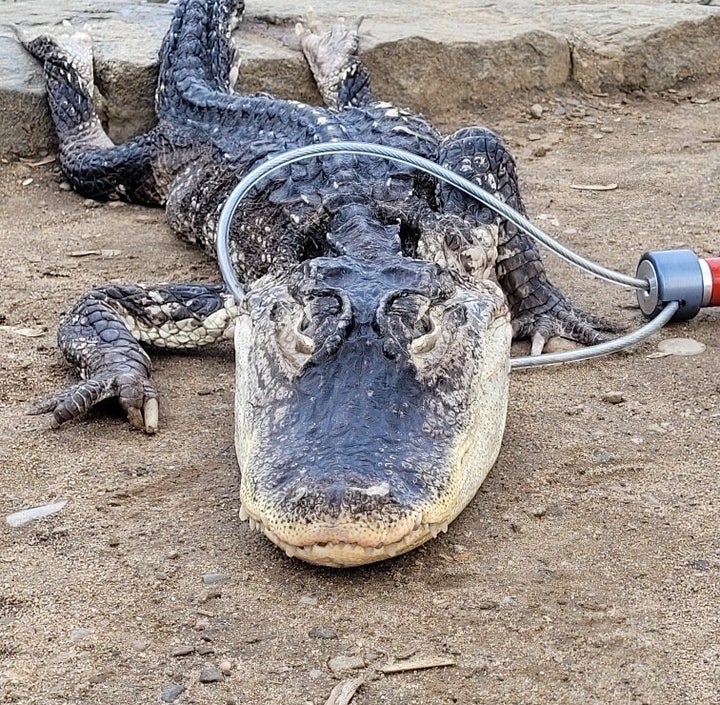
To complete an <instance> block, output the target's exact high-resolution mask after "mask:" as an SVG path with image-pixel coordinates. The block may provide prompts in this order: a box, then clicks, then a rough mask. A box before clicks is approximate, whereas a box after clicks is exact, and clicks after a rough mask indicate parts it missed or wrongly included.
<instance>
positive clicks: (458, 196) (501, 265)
mask: <svg viewBox="0 0 720 705" xmlns="http://www.w3.org/2000/svg"><path fill="white" fill-rule="evenodd" d="M438 161H439V163H440V164H442V165H443V166H446V167H448V168H449V169H452V170H453V171H456V172H457V173H459V174H461V175H462V176H464V177H465V178H467V179H469V180H470V181H474V182H475V183H477V184H478V185H480V186H482V187H483V188H484V189H485V190H486V191H488V192H490V193H492V194H493V195H495V196H496V197H498V198H500V199H501V200H503V201H505V202H506V203H507V204H508V205H510V206H511V207H512V208H514V209H515V210H517V211H518V212H520V213H522V214H523V215H525V206H524V205H523V202H522V199H521V197H520V192H519V189H518V184H517V177H516V174H515V163H514V161H513V159H512V156H511V155H510V153H509V152H508V151H507V150H506V149H505V147H504V145H503V144H502V143H501V142H500V140H499V139H498V137H497V136H496V135H495V134H493V133H492V132H491V131H490V130H486V129H484V128H480V127H469V128H464V129H461V130H458V131H457V132H455V133H454V134H452V135H450V136H449V137H446V138H445V140H443V142H442V144H441V147H440V152H439V157H438ZM438 200H439V203H440V207H441V209H442V210H443V212H445V213H455V214H458V215H461V216H462V217H463V218H464V219H466V220H468V221H470V222H471V223H474V224H476V225H483V224H484V225H489V224H492V223H496V224H497V225H498V229H499V230H498V257H497V261H496V264H495V272H496V275H497V280H498V283H499V284H500V286H501V287H502V288H503V291H504V292H505V296H506V297H507V300H508V304H509V306H510V311H511V314H512V322H513V333H514V336H515V337H516V338H530V339H531V341H532V349H531V354H533V355H539V354H540V353H541V352H542V351H543V348H544V346H545V343H546V342H547V341H548V340H549V339H550V338H551V337H552V336H562V337H563V338H569V339H570V340H575V341H577V342H579V343H583V344H584V345H595V344H596V343H600V342H603V341H605V340H608V339H609V338H610V337H611V336H610V335H608V333H612V332H618V331H619V330H621V327H620V326H618V325H617V324H615V323H612V322H611V321H607V320H605V319H603V318H600V317H599V316H595V315H593V314H590V313H586V312H585V311H583V310H582V309H580V308H578V307H577V306H574V305H573V304H572V303H571V302H570V301H569V300H568V298H567V297H566V296H565V295H564V294H563V293H562V292H561V291H560V290H559V289H558V288H557V287H556V286H555V285H554V284H553V283H552V282H550V281H549V280H548V277H547V274H546V273H545V267H544V265H543V262H542V260H541V259H540V254H539V253H538V249H537V247H536V246H535V243H534V242H533V241H532V240H531V239H530V238H529V237H528V236H527V235H525V234H524V233H523V232H521V231H520V230H519V229H518V228H516V227H515V225H513V224H512V223H508V222H507V221H506V220H505V219H504V218H501V217H500V216H498V215H496V214H495V213H494V212H493V211H491V210H490V209H489V208H487V207H485V206H484V205H482V204H481V203H479V202H478V201H476V200H474V199H471V198H469V197H468V196H466V195H465V194H464V193H462V192H461V191H458V190H457V189H454V188H453V187H451V186H448V185H446V184H444V183H441V184H439V186H438Z"/></svg>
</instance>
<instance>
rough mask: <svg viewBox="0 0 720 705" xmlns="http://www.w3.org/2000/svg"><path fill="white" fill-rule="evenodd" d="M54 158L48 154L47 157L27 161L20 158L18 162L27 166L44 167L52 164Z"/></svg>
mask: <svg viewBox="0 0 720 705" xmlns="http://www.w3.org/2000/svg"><path fill="white" fill-rule="evenodd" d="M55 159H56V157H55V155H54V154H48V155H47V157H41V158H40V159H28V158H27V157H20V161H21V162H22V163H23V164H27V165H28V166H32V167H37V166H45V165H46V164H52V163H53V162H54V161H55Z"/></svg>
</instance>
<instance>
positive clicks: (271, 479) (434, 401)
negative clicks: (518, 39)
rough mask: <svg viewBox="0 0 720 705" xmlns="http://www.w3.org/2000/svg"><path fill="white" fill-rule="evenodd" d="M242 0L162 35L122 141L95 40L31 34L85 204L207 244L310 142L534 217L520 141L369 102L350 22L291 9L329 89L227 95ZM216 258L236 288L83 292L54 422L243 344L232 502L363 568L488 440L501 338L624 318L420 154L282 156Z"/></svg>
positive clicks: (458, 485)
mask: <svg viewBox="0 0 720 705" xmlns="http://www.w3.org/2000/svg"><path fill="white" fill-rule="evenodd" d="M243 10H244V7H243V3H242V2H239V1H238V0H181V1H180V2H179V3H178V5H177V10H176V12H175V14H174V18H173V20H172V22H171V25H170V28H169V31H168V32H167V35H166V37H165V39H164V41H163V44H162V48H161V50H160V57H159V79H158V84H157V91H156V96H155V108H156V115H157V124H156V126H155V127H154V128H153V129H151V130H150V131H149V132H147V133H145V134H142V135H140V136H138V137H135V138H134V139H131V140H130V141H128V142H126V143H124V144H121V145H115V144H113V143H112V142H111V141H110V139H109V138H108V137H107V135H106V133H105V132H104V130H103V127H102V124H101V121H100V119H99V117H98V113H97V112H96V110H95V107H94V105H93V97H92V96H93V83H92V60H91V57H89V55H88V51H90V50H91V49H90V39H89V37H87V36H83V35H82V33H80V32H76V33H74V34H73V35H72V36H71V37H69V38H68V37H65V38H64V39H63V38H57V37H56V38H55V39H53V38H51V37H48V36H41V37H37V38H34V39H28V38H25V37H21V41H22V42H23V43H24V45H25V47H26V48H27V50H28V51H29V52H31V53H32V54H33V55H34V56H35V57H37V58H38V59H39V60H40V61H42V63H43V65H44V77H45V81H46V86H47V95H48V101H49V105H50V111H51V115H52V119H53V122H54V126H55V130H56V132H57V138H58V141H59V159H60V165H61V168H62V171H63V172H64V174H65V177H66V178H67V180H68V181H69V182H70V184H71V185H72V186H73V188H74V189H75V190H76V191H77V192H79V193H80V194H82V195H84V196H85V197H91V198H94V199H123V200H126V201H129V202H132V203H140V204H146V205H149V206H164V208H165V211H166V214H167V220H168V223H169V225H170V227H171V229H172V230H173V231H174V232H175V233H177V234H178V235H179V236H180V237H182V238H184V239H186V240H188V241H190V242H193V243H197V244H199V245H200V246H202V247H203V248H204V249H205V250H206V251H207V252H209V253H210V254H211V255H212V254H214V252H215V241H216V229H217V222H218V217H219V213H220V211H221V209H222V207H223V204H224V203H225V201H226V199H227V197H228V194H229V193H230V192H231V190H232V189H233V187H234V186H235V185H236V184H237V182H238V181H239V180H240V179H241V178H242V177H243V176H244V175H245V174H247V173H248V172H249V171H250V170H251V169H252V168H253V167H255V166H257V165H258V164H260V163H262V162H263V161H265V160H267V159H268V158H270V157H273V156H275V155H278V154H280V153H283V152H285V151H287V150H290V149H292V148H295V147H299V146H302V145H308V144H314V143H320V142H327V141H352V140H360V141H365V142H371V143H376V144H380V145H386V146H391V147H396V148H400V149H404V150H407V151H409V152H412V153H413V154H416V155H420V156H422V157H425V158H427V159H430V160H433V161H434V162H436V163H439V164H442V165H444V166H445V167H447V168H449V169H451V170H453V171H455V172H457V173H459V174H461V175H463V176H465V177H466V178H468V179H470V180H472V181H474V182H475V183H477V184H479V185H480V186H481V187H483V188H484V189H486V190H487V191H489V192H491V193H493V194H494V195H496V196H497V197H499V198H501V199H503V200H504V201H505V202H506V203H508V204H509V205H511V206H512V207H514V208H515V209H516V210H518V211H520V212H521V213H524V212H525V209H524V206H523V203H522V200H521V197H520V194H519V191H518V184H517V176H516V170H515V164H514V161H513V158H512V156H511V155H510V153H509V152H508V150H507V149H506V148H505V146H504V145H503V144H502V142H501V141H500V139H499V138H498V137H497V136H496V135H495V134H494V133H493V132H491V131H490V130H488V129H485V128H482V127H474V126H473V127H466V128H463V129H460V130H458V131H456V132H454V133H452V134H448V135H443V134H441V133H440V132H439V131H438V130H437V129H436V128H435V127H433V126H432V125H431V124H430V122H428V121H427V120H426V119H425V118H423V117H422V116H421V115H418V114H414V113H412V112H410V111H407V110H403V109H400V108H398V107H396V106H394V105H392V104H390V103H386V102H379V101H377V100H376V99H375V98H374V96H373V93H372V89H371V85H370V76H369V72H368V69H367V67H366V66H365V64H364V63H363V61H362V59H361V57H360V54H359V50H358V46H359V38H358V37H359V34H358V26H357V25H349V24H348V25H346V24H345V23H343V22H339V23H337V24H336V25H334V26H332V27H331V28H330V29H328V30H324V29H323V28H321V27H318V26H317V25H315V24H305V25H304V24H300V25H299V26H298V34H299V38H300V45H301V48H302V51H303V53H304V54H305V56H306V58H307V61H308V64H309V66H310V69H311V72H312V75H313V77H314V80H315V82H316V84H317V86H318V89H319V92H320V96H321V98H322V103H323V104H322V105H316V106H313V105H308V104H304V103H300V102H295V101H291V100H280V99H278V98H275V97H273V96H271V95H267V94H264V93H259V94H245V93H242V92H240V91H236V89H235V85H234V84H235V82H236V79H237V58H236V57H237V55H236V51H235V49H234V47H235V45H234V40H233V38H232V36H231V35H232V33H233V31H234V29H235V27H236V25H237V24H238V22H239V19H240V18H241V16H242V12H243ZM229 239H230V245H229V247H230V256H231V260H232V263H233V266H234V268H235V270H236V271H237V273H238V276H239V277H240V279H241V280H242V282H243V285H244V286H245V288H246V291H245V296H244V298H243V300H242V301H236V300H235V299H234V298H233V296H232V295H231V294H230V293H229V291H228V289H226V288H225V287H224V286H223V285H222V284H212V283H182V284H177V283H170V284H154V285H142V286H140V285H131V284H128V285H108V286H97V287H95V288H93V289H91V290H89V291H87V292H86V293H85V294H83V295H82V296H81V298H80V299H79V300H78V301H77V302H76V303H75V304H74V305H72V307H71V308H70V309H69V310H68V312H67V313H66V314H64V316H63V318H62V320H61V322H60V326H59V331H58V343H59V347H60V350H61V351H62V353H63V354H64V356H65V358H66V359H67V360H68V361H69V362H70V363H71V364H72V365H73V366H75V367H76V368H77V369H78V370H79V373H80V376H81V380H80V381H79V382H78V383H76V384H74V385H73V386H71V387H69V388H68V389H65V390H63V391H60V392H57V393H55V394H52V395H51V396H49V397H47V398H45V399H44V400H42V401H40V402H39V403H38V404H37V405H36V406H35V407H34V409H33V410H32V411H33V412H34V413H49V414H51V415H52V416H51V425H52V426H54V427H57V426H59V425H61V424H63V423H65V422H66V421H69V420H70V419H74V418H76V417H78V416H80V415H82V414H83V413H85V412H87V411H88V410H89V409H90V408H91V407H93V406H94V405H95V404H97V403H98V402H100V401H102V400H105V399H116V400H117V401H118V402H119V403H120V405H121V406H122V408H123V409H124V410H125V412H126V413H127V416H128V419H129V422H130V425H131V426H132V427H133V428H138V429H144V431H145V432H147V433H154V432H155V431H156V430H157V428H158V420H159V410H158V394H157V390H156V387H155V384H154V382H153V380H152V377H151V361H150V357H149V355H148V353H147V352H146V348H149V349H152V348H155V349H162V350H165V351H172V350H184V351H187V350H196V349H200V348H203V347H204V346H207V345H212V344H215V343H218V342H220V341H222V340H225V339H229V338H232V339H234V346H235V355H236V389H235V447H236V453H237V460H238V465H239V468H240V472H241V486H240V510H239V513H240V517H241V519H246V520H248V521H249V522H250V525H251V526H252V527H253V528H255V529H259V530H260V531H262V532H264V533H265V535H267V536H268V537H269V538H270V539H271V541H273V542H274V543H275V544H277V545H278V546H279V547H281V548H282V549H284V550H285V552H286V553H287V554H288V555H290V556H295V557H297V558H299V559H302V560H304V561H307V562H310V563H317V564H322V565H328V566H336V567H340V566H355V565H360V564H364V563H370V562H373V561H378V560H381V559H384V558H388V557H391V556H395V555H398V554H400V553H403V552H405V551H408V550H410V549H412V548H413V547H416V546H418V545H420V544H422V543H423V542H425V541H426V540H428V539H429V538H430V537H435V536H436V535H437V534H438V533H439V532H441V531H445V530H447V527H448V524H449V522H451V521H452V520H453V519H454V518H455V517H456V516H457V515H458V514H459V513H460V512H461V511H462V509H463V508H464V507H465V506H466V505H467V504H468V502H469V501H470V500H471V499H472V497H473V496H474V495H475V493H476V492H477V490H478V488H479V487H480V485H481V483H482V482H483V480H484V479H485V476H486V475H487V473H488V471H489V470H490V468H491V467H492V465H493V464H494V462H495V460H496V457H497V455H498V452H499V449H500V445H501V440H502V436H503V431H504V426H505V418H506V411H507V397H508V372H509V355H510V344H511V340H512V338H513V337H515V338H522V337H524V338H529V339H530V340H531V346H532V353H533V354H540V353H541V352H542V350H543V348H544V345H545V343H546V342H547V340H548V339H549V338H550V337H551V336H563V337H565V338H569V339H572V340H574V341H577V342H579V343H581V344H594V343H598V342H601V341H604V340H606V339H608V338H609V337H610V334H611V333H612V332H613V331H614V326H613V325H612V324H611V323H610V322H608V321H605V320H603V319H601V318H599V317H596V316H594V315H592V314H588V313H586V312H584V311H582V310H581V309H579V308H577V307H576V306H574V305H573V304H572V303H571V302H570V301H569V300H568V298H567V297H566V296H565V295H564V294H563V293H562V292H561V291H560V290H559V289H558V288H557V287H556V286H555V285H554V284H552V282H550V281H549V279H548V277H547V275H546V272H545V269H544V266H543V263H542V261H541V259H540V256H539V254H538V251H537V249H536V247H535V246H534V244H533V243H532V242H531V241H530V240H529V239H528V238H527V237H526V236H525V235H524V234H523V233H522V232H520V231H519V230H518V229H516V227H515V226H514V225H512V224H510V223H508V222H506V221H505V220H503V219H502V218H500V217H499V216H496V215H495V214H494V213H493V212H491V211H490V210H489V209H488V208H486V207H485V206H483V205H481V204H479V203H478V202H476V201H474V200H472V199H470V198H468V197H467V196H466V195H465V194H464V193H461V192H460V191H458V190H455V189H453V188H451V187H449V186H447V185H445V184H443V183H440V182H438V181H436V180H435V179H433V178H431V177H429V176H427V175H424V174H421V173H417V171H416V170H414V169H412V168H410V167H407V166H404V165H398V164H392V163H388V162H386V161H384V160H379V159H372V158H369V157H366V156H357V155H345V154H335V155H328V156H323V157H322V158H320V157H315V158H313V159H310V160H307V161H305V162H298V163H293V164H289V165H287V166H284V167H283V168H282V169H281V170H279V171H277V172H275V173H274V174H273V175H272V176H271V177H269V178H268V179H267V180H266V181H264V182H263V183H262V184H261V185H260V186H259V187H258V188H257V189H256V191H255V192H253V195H252V197H251V198H248V199H246V200H245V201H244V202H243V204H242V205H241V206H240V208H239V209H238V210H237V212H236V214H235V216H234V218H233V220H232V223H231V227H230V236H229Z"/></svg>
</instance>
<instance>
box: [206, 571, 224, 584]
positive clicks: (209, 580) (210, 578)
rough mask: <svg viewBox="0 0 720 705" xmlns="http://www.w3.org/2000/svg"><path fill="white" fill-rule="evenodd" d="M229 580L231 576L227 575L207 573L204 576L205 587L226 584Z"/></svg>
mask: <svg viewBox="0 0 720 705" xmlns="http://www.w3.org/2000/svg"><path fill="white" fill-rule="evenodd" d="M229 578H230V576H229V575H226V574H225V573H205V575H203V576H202V581H203V583H205V585H217V584H218V583H224V582H225V581H226V580H228V579H229Z"/></svg>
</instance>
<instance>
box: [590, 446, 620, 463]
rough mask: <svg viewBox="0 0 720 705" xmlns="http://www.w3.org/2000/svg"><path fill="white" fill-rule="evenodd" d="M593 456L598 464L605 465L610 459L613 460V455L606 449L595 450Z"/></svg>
mask: <svg viewBox="0 0 720 705" xmlns="http://www.w3.org/2000/svg"><path fill="white" fill-rule="evenodd" d="M593 457H594V458H595V461H596V462H597V463H599V464H600V465H607V464H608V463H609V462H610V461H612V460H615V456H614V455H613V454H612V453H608V452H607V451H606V450H598V451H596V453H595V455H594V456H593Z"/></svg>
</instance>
